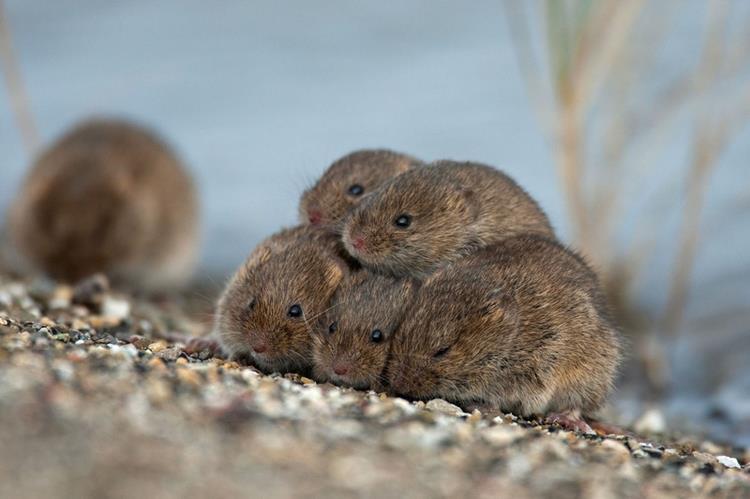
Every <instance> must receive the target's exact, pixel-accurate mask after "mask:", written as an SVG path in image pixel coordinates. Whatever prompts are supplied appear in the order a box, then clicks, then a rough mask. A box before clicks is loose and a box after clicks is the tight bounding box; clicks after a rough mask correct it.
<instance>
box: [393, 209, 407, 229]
mask: <svg viewBox="0 0 750 499" xmlns="http://www.w3.org/2000/svg"><path fill="white" fill-rule="evenodd" d="M393 223H394V225H395V226H396V227H401V228H402V229H405V228H407V227H408V226H410V225H411V217H410V216H409V215H407V214H406V213H403V214H401V215H399V216H398V217H396V220H394V221H393Z"/></svg>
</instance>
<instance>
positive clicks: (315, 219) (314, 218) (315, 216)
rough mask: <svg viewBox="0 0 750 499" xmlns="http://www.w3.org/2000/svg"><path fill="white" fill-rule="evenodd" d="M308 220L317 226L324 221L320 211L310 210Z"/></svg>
mask: <svg viewBox="0 0 750 499" xmlns="http://www.w3.org/2000/svg"><path fill="white" fill-rule="evenodd" d="M307 218H308V219H309V220H310V223H311V224H313V225H317V224H319V223H320V221H321V220H323V214H322V213H321V212H320V210H310V213H309V214H308V216H307Z"/></svg>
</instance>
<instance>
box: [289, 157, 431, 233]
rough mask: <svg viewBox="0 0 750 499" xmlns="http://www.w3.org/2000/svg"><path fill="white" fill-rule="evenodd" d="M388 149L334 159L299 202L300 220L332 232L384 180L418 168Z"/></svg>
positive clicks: (416, 163)
mask: <svg viewBox="0 0 750 499" xmlns="http://www.w3.org/2000/svg"><path fill="white" fill-rule="evenodd" d="M422 165H423V163H422V161H420V160H418V159H416V158H414V157H412V156H409V155H407V154H403V153H399V152H395V151H390V150H388V149H361V150H358V151H354V152H351V153H349V154H347V155H346V156H343V157H342V158H340V159H338V160H336V161H335V162H334V163H333V164H331V166H329V167H328V169H327V170H326V171H325V172H324V173H323V175H322V176H321V177H320V178H319V179H318V181H317V182H316V183H315V185H313V186H312V187H310V188H309V189H307V190H306V191H305V192H304V193H303V194H302V198H301V200H300V205H299V212H300V221H301V223H303V224H306V223H309V224H312V225H320V226H323V227H327V228H329V229H330V230H335V229H336V228H337V226H338V224H339V222H340V221H341V219H342V218H343V217H344V216H345V215H346V214H347V213H348V212H349V211H350V210H351V209H352V207H354V206H356V205H357V204H358V203H359V202H360V201H361V200H362V199H363V198H364V197H365V196H366V195H368V194H370V193H372V192H373V191H375V190H376V189H377V188H378V187H380V185H382V184H383V183H384V182H385V181H386V180H388V179H390V178H393V177H395V176H397V175H400V174H401V173H403V172H405V171H407V170H409V169H412V168H415V167H418V166H422Z"/></svg>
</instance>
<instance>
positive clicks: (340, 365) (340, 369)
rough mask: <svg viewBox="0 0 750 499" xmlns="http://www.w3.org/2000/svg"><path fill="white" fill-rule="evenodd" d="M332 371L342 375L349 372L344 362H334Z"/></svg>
mask: <svg viewBox="0 0 750 499" xmlns="http://www.w3.org/2000/svg"><path fill="white" fill-rule="evenodd" d="M333 372H335V373H336V374H338V375H339V376H343V375H344V374H346V373H348V372H349V366H348V365H347V364H346V363H344V362H336V363H335V364H334V365H333Z"/></svg>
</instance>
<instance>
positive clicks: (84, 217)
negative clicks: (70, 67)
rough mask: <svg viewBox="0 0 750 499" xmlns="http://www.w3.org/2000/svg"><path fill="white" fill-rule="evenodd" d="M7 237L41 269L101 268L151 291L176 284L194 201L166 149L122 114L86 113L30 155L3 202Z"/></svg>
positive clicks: (194, 226)
mask: <svg viewBox="0 0 750 499" xmlns="http://www.w3.org/2000/svg"><path fill="white" fill-rule="evenodd" d="M8 226H9V232H10V236H11V240H12V242H13V244H14V246H15V247H16V249H17V251H18V253H20V254H21V255H22V256H23V257H24V258H25V259H27V260H28V261H29V262H30V263H31V264H32V265H33V266H35V267H36V268H37V269H39V270H41V271H43V272H45V273H47V274H48V275H50V276H52V277H54V278H58V279H62V280H66V281H76V280H78V279H81V278H83V277H86V276H89V275H91V274H94V273H97V272H102V273H105V274H107V275H108V277H110V279H111V280H112V281H113V282H115V283H116V284H127V285H130V286H133V287H136V288H138V289H144V290H154V289H163V288H168V287H171V286H174V285H178V284H182V283H184V282H185V281H186V280H187V279H188V278H189V277H190V275H191V272H192V270H193V265H194V261H195V257H196V253H197V247H198V201H197V197H196V193H195V190H194V188H193V183H192V180H191V178H190V176H189V174H188V173H187V171H186V170H185V169H184V168H183V166H182V165H181V163H180V161H179V160H178V158H177V157H176V156H175V154H174V153H173V152H172V151H171V150H170V148H169V147H168V146H167V145H166V144H165V143H164V142H162V141H161V140H160V139H159V138H157V137H156V136H155V135H154V134H153V133H152V132H150V131H148V130H146V129H144V128H142V127H140V126H138V125H135V124H132V123H128V122H125V121H119V120H107V119H96V120H91V121H86V122H84V123H82V124H80V125H79V126H77V127H75V128H74V129H73V130H71V131H69V132H68V133H66V134H65V135H64V136H62V138H60V139H59V140H58V141H57V142H55V143H54V144H52V146H51V147H49V148H48V149H47V150H46V151H44V152H43V153H42V154H41V156H40V157H39V158H38V159H37V160H36V162H35V164H34V165H33V167H32V168H31V170H30V172H29V174H28V176H27V178H26V181H25V184H24V185H23V187H22V189H21V191H20V192H19V194H18V196H17V198H16V200H15V202H14V203H13V205H12V206H11V209H10V214H9V219H8Z"/></svg>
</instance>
